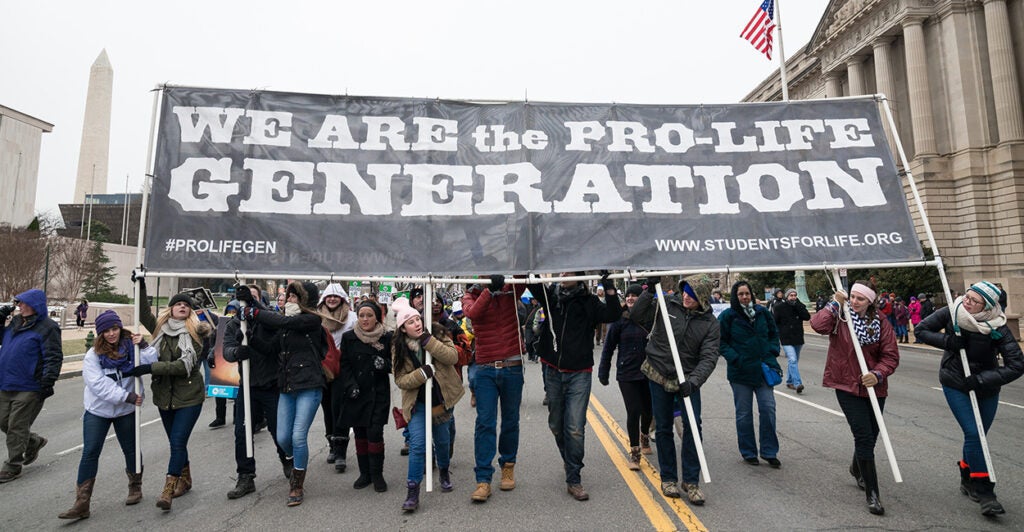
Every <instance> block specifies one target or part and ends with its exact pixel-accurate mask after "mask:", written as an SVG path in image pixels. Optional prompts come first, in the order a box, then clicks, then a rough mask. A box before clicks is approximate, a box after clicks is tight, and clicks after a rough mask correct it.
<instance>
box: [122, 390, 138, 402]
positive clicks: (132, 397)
mask: <svg viewBox="0 0 1024 532" xmlns="http://www.w3.org/2000/svg"><path fill="white" fill-rule="evenodd" d="M138 400H139V395H138V394H136V393H135V392H128V397H127V398H125V400H124V402H126V403H128V404H130V405H133V404H135V401H138Z"/></svg>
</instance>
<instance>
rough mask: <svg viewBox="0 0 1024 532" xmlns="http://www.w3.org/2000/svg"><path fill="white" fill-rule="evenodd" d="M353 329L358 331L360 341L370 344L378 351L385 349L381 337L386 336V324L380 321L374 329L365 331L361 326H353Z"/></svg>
mask: <svg viewBox="0 0 1024 532" xmlns="http://www.w3.org/2000/svg"><path fill="white" fill-rule="evenodd" d="M352 331H353V332H355V333H356V338H359V341H360V342H363V343H364V344H366V345H369V346H370V347H372V348H374V349H376V350H377V351H383V350H384V344H382V343H380V337H381V336H384V326H383V325H381V324H380V323H378V324H377V326H376V327H374V328H373V330H372V331H364V330H363V329H362V327H359V326H356V327H355V328H353V329H352Z"/></svg>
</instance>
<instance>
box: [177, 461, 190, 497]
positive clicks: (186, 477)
mask: <svg viewBox="0 0 1024 532" xmlns="http://www.w3.org/2000/svg"><path fill="white" fill-rule="evenodd" d="M190 489H192V470H191V468H189V465H188V464H185V467H183V468H181V478H180V479H179V480H178V486H177V487H176V488H174V498H175V499H177V498H178V497H181V496H182V495H184V494H185V492H187V491H188V490H190Z"/></svg>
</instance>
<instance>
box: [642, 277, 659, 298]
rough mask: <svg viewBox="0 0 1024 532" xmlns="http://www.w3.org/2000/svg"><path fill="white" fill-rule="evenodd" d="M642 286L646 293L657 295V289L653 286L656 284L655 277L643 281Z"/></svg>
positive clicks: (656, 279)
mask: <svg viewBox="0 0 1024 532" xmlns="http://www.w3.org/2000/svg"><path fill="white" fill-rule="evenodd" d="M643 284H644V288H645V289H646V290H647V291H648V292H650V293H652V294H657V293H658V289H657V287H656V286H655V285H657V284H658V278H657V277H648V278H646V279H644V281H643Z"/></svg>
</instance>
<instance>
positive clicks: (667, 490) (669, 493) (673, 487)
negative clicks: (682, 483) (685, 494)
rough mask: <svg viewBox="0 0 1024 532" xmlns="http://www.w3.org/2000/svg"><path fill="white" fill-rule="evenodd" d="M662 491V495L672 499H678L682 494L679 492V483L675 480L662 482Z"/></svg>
mask: <svg viewBox="0 0 1024 532" xmlns="http://www.w3.org/2000/svg"><path fill="white" fill-rule="evenodd" d="M661 493H662V495H664V496H666V497H669V498H672V499H678V498H680V497H681V496H682V495H681V494H680V493H679V484H677V483H675V482H662V483H661Z"/></svg>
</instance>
